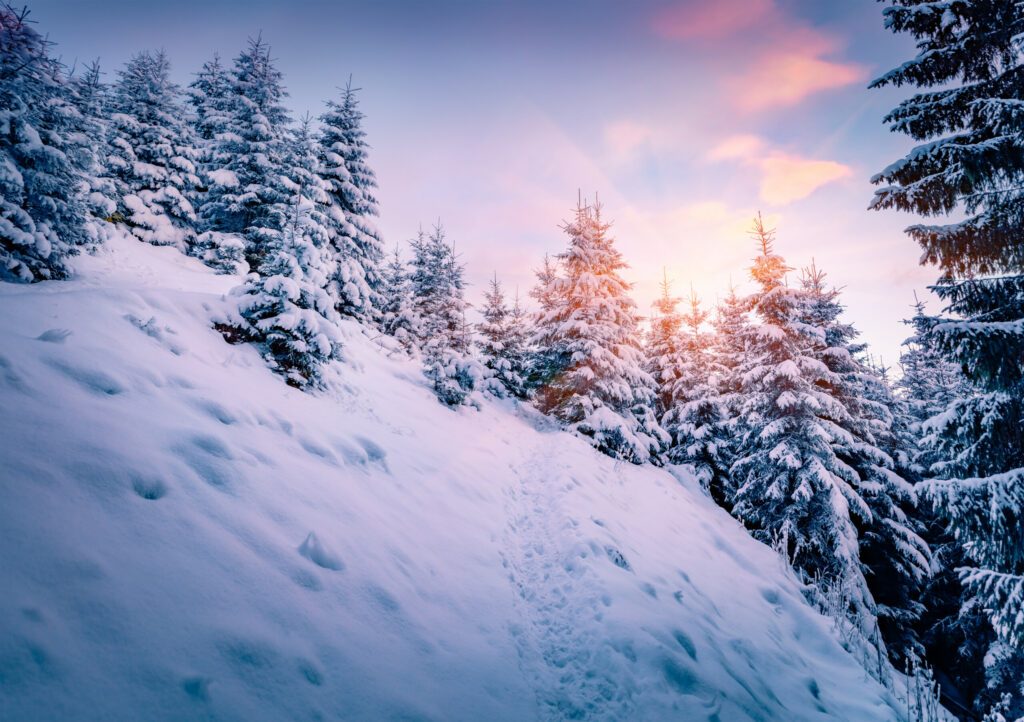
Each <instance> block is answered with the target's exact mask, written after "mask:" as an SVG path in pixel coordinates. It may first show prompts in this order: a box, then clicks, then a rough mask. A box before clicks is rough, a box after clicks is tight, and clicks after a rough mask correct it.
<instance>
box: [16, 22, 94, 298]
mask: <svg viewBox="0 0 1024 722" xmlns="http://www.w3.org/2000/svg"><path fill="white" fill-rule="evenodd" d="M27 15H28V12H27V11H25V10H23V11H15V10H14V9H13V8H11V7H10V6H9V5H6V4H4V5H0V279H3V280H8V281H42V280H46V279H54V278H65V277H67V275H68V269H67V265H66V261H67V258H68V257H69V256H72V255H74V254H75V253H77V252H78V249H79V248H80V247H81V246H82V245H84V244H86V243H88V242H89V241H90V240H91V235H90V233H89V228H88V226H87V222H86V221H87V215H88V210H87V208H86V205H85V203H84V201H83V199H82V196H81V191H82V186H83V182H84V180H83V176H82V172H81V168H79V167H78V166H77V164H76V158H77V157H78V155H79V154H78V148H77V147H76V140H75V135H76V134H75V130H76V125H77V123H78V119H79V118H78V113H77V111H76V110H75V108H74V107H73V105H72V103H71V102H70V101H71V98H70V97H69V91H68V88H67V85H66V79H65V78H64V75H63V72H62V68H61V67H60V64H59V63H58V62H57V61H56V60H54V59H53V58H51V57H50V56H49V54H48V52H47V43H46V41H45V40H44V39H43V38H42V37H41V36H40V35H39V33H37V32H36V31H35V30H34V29H33V28H32V27H30V25H29V22H28V20H27Z"/></svg>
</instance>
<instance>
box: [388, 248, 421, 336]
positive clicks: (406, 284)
mask: <svg viewBox="0 0 1024 722" xmlns="http://www.w3.org/2000/svg"><path fill="white" fill-rule="evenodd" d="M381 297H382V299H383V305H382V306H381V321H380V325H381V330H382V331H383V332H384V333H386V334H388V335H389V336H392V337H393V338H394V339H395V340H396V341H398V343H399V345H401V347H402V348H403V349H404V350H405V351H406V352H407V353H415V352H416V351H417V349H418V343H419V338H420V336H421V333H420V318H419V316H418V315H417V313H416V304H415V299H414V298H413V293H412V284H411V282H410V280H409V271H408V270H407V268H406V264H405V262H404V261H403V260H402V253H401V250H400V249H399V248H398V246H395V249H394V251H393V252H392V254H391V259H390V260H389V261H388V262H387V263H386V264H385V266H384V271H383V276H382V284H381Z"/></svg>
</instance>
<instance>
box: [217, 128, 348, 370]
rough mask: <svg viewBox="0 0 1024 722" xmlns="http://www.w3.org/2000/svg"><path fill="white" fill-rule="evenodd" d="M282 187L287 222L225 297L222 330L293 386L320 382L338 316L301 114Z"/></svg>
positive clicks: (312, 156) (336, 343) (336, 346)
mask: <svg viewBox="0 0 1024 722" xmlns="http://www.w3.org/2000/svg"><path fill="white" fill-rule="evenodd" d="M287 160H288V162H287V167H288V176H287V178H286V179H285V181H286V183H287V184H288V185H289V186H290V187H292V188H293V189H294V193H295V195H294V201H293V204H292V207H291V209H290V210H291V220H290V222H289V223H288V224H287V225H286V226H285V227H284V229H283V232H282V233H281V234H279V235H274V236H271V239H272V240H271V241H270V246H269V248H268V250H267V254H266V255H265V257H264V260H263V262H262V263H261V264H260V267H259V268H258V269H257V270H258V272H257V273H253V274H250V275H249V277H248V279H247V280H246V282H245V284H243V285H242V286H241V287H240V288H239V289H237V290H236V291H234V292H233V295H234V296H235V297H236V298H237V312H236V313H234V314H233V316H231V317H230V318H229V319H228V323H227V325H228V326H230V327H231V328H232V329H233V330H234V331H235V332H236V333H240V335H241V336H242V337H243V338H245V339H247V340H250V341H254V342H256V343H258V344H259V345H260V346H261V347H262V348H263V350H264V356H265V358H266V359H267V360H268V362H269V363H270V364H271V366H272V367H273V368H274V369H275V370H277V371H278V372H279V373H281V374H282V375H284V376H285V378H286V379H287V381H288V383H289V384H291V385H293V386H296V387H300V388H302V387H320V386H322V385H323V375H322V369H323V366H324V365H325V364H327V363H328V362H329V361H331V360H332V359H334V358H337V357H338V355H339V353H340V350H341V332H340V330H339V328H338V324H339V321H340V319H339V317H338V315H337V312H336V311H335V309H334V303H333V299H332V298H331V295H330V294H329V293H328V291H327V287H328V284H329V280H330V275H331V273H332V271H333V268H334V265H333V257H332V254H331V252H330V249H329V245H328V234H327V227H326V223H325V209H326V208H327V199H326V193H325V190H324V188H323V185H322V184H321V182H320V179H319V176H318V175H317V174H316V163H317V158H316V147H315V143H314V140H313V137H312V132H311V126H310V120H309V118H308V116H307V117H306V118H304V119H303V121H302V123H301V125H300V126H299V128H298V129H297V131H296V132H295V134H294V137H293V138H292V143H291V148H290V150H289V154H288V159H287Z"/></svg>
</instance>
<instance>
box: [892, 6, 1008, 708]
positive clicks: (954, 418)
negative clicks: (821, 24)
mask: <svg viewBox="0 0 1024 722" xmlns="http://www.w3.org/2000/svg"><path fill="white" fill-rule="evenodd" d="M885 17H886V25H887V27H888V28H889V29H891V30H892V31H893V32H895V33H908V34H909V35H911V36H912V37H913V38H914V39H915V40H916V41H917V46H918V50H919V53H918V55H917V57H915V58H914V59H913V60H910V61H909V62H906V63H903V64H902V65H900V66H899V67H898V68H896V69H894V70H892V71H890V72H889V73H887V74H885V75H883V76H882V77H880V78H879V79H877V80H876V81H875V82H874V84H873V85H874V86H875V87H882V86H890V85H892V86H902V85H913V86H917V87H918V88H920V89H921V90H920V91H919V92H918V93H916V94H915V95H914V96H912V97H911V98H908V99H907V100H904V101H903V102H902V103H900V105H899V106H897V107H896V108H895V109H894V110H893V111H892V112H890V113H889V115H888V116H887V117H886V122H887V123H888V124H889V125H890V128H891V130H893V131H895V132H901V133H905V134H907V135H909V136H910V137H912V138H913V139H914V140H915V141H917V142H919V143H920V145H919V146H918V147H917V148H915V149H914V150H913V151H911V153H910V154H908V155H907V156H906V157H905V158H903V159H901V160H898V161H897V162H895V163H893V164H892V165H890V166H889V167H888V168H886V169H885V170H884V171H882V172H881V173H879V174H878V175H877V176H875V178H874V179H873V180H874V182H875V183H876V184H879V185H881V186H882V187H881V188H880V189H879V190H878V191H876V194H875V199H874V202H873V203H872V207H873V208H876V209H884V208H897V209H900V210H904V211H910V212H913V213H917V214H920V215H923V216H944V215H950V214H954V213H955V214H958V215H959V214H962V215H963V216H965V217H964V219H963V220H958V221H956V222H952V223H928V224H925V223H921V224H916V225H913V226H911V227H910V228H909V229H908V230H907V233H908V235H910V236H911V238H913V239H914V240H915V241H916V242H917V243H918V244H920V246H921V248H922V249H923V254H922V260H923V262H924V263H928V264H932V265H935V266H936V267H937V268H938V270H939V272H940V276H939V279H938V281H937V282H936V284H935V285H934V286H933V287H932V290H933V291H934V292H935V293H936V294H937V295H938V296H939V298H940V299H942V301H943V302H944V304H945V307H944V312H943V315H941V316H938V317H934V318H931V319H929V322H928V325H929V327H930V328H929V332H928V333H929V337H930V339H931V342H932V343H933V344H934V347H935V348H936V349H937V350H938V351H939V353H941V354H942V356H943V357H944V358H946V359H948V360H949V361H950V362H951V363H953V364H955V365H956V366H958V367H960V368H961V369H962V370H963V373H964V375H965V376H966V378H967V379H968V381H969V382H970V384H971V386H972V393H971V394H970V395H969V396H967V397H965V398H962V399H958V400H956V401H954V402H953V403H952V404H951V405H950V406H949V408H948V409H947V410H946V411H945V412H944V413H942V414H941V415H940V416H938V417H936V418H935V419H933V420H932V421H930V422H928V427H929V433H930V434H931V435H932V436H933V437H934V448H935V450H936V452H937V454H938V456H939V460H938V461H937V462H936V463H935V464H933V465H932V468H931V473H932V475H933V476H934V479H933V480H931V481H928V482H926V483H925V485H924V493H925V495H926V496H927V498H929V499H930V500H931V501H932V502H933V503H934V504H935V505H936V506H937V508H938V509H939V510H940V512H941V513H942V514H943V515H944V516H945V518H946V519H947V521H948V523H949V527H950V530H951V532H952V533H953V534H954V536H955V537H956V538H957V540H958V541H959V542H960V543H961V544H962V545H963V548H964V550H965V552H966V554H967V556H968V562H967V563H966V564H965V565H964V566H963V567H962V568H961V570H960V573H961V575H962V578H963V581H964V583H965V585H966V587H967V588H968V590H969V593H970V594H971V596H972V598H973V601H971V602H968V606H973V605H976V606H980V607H981V608H983V609H985V610H986V612H987V613H988V615H989V618H990V620H991V623H992V625H993V627H994V629H995V631H996V633H997V634H998V636H999V639H1000V643H999V645H998V647H993V648H992V649H991V650H990V656H992V657H993V658H994V657H995V656H998V654H997V652H1001V651H1002V650H1004V649H1010V650H1017V651H1016V662H1012V661H1009V662H1006V663H1007V664H1010V665H1011V666H1012V665H1016V668H1017V669H1018V671H1019V672H1020V673H1021V674H1024V654H1022V653H1021V652H1020V650H1021V649H1024V553H1021V550H1022V549H1024V433H1022V429H1024V300H1022V299H1024V244H1022V243H1021V240H1020V232H1021V228H1024V193H1022V191H1021V188H1022V187H1024V142H1022V138H1024V133H1022V131H1021V123H1020V118H1021V110H1020V99H1021V96H1022V92H1024V90H1022V89H1024V81H1022V77H1024V63H1022V54H1021V46H1020V38H1021V34H1022V33H1024V5H1022V4H1021V3H1019V2H1015V1H1014V0H985V1H984V2H981V1H979V2H953V3H943V4H941V5H940V6H936V4H934V3H921V2H918V1H917V0H896V2H894V4H893V6H892V7H889V8H886V10H885ZM1010 656H1011V657H1013V656H1014V655H1013V654H1011V655H1010ZM990 682H992V683H993V684H995V682H994V680H993V679H991V678H990ZM999 691H1000V688H999V685H998V684H995V686H994V687H992V688H991V689H989V690H988V694H987V695H986V697H987V698H986V699H982V700H980V706H981V708H982V709H984V708H985V706H987V705H989V704H990V703H992V702H993V701H994V699H995V698H997V697H998V695H999ZM1013 694H1014V695H1015V702H1014V706H1015V708H1016V709H1017V710H1018V712H1020V713H1024V692H1022V691H1021V690H1020V689H1016V690H1014V691H1013Z"/></svg>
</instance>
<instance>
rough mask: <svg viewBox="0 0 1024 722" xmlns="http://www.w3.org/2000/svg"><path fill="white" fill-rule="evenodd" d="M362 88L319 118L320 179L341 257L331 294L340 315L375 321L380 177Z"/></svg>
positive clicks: (381, 256)
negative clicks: (373, 159) (363, 109)
mask: <svg viewBox="0 0 1024 722" xmlns="http://www.w3.org/2000/svg"><path fill="white" fill-rule="evenodd" d="M357 90H358V89H357V88H353V87H352V81H351V79H349V82H348V84H347V85H346V86H345V89H344V90H343V91H342V94H341V98H340V99H339V100H338V101H334V100H329V101H327V112H325V113H324V114H323V115H321V116H320V122H321V126H322V128H321V133H320V174H321V176H322V178H323V180H324V183H325V185H326V188H327V193H328V195H329V197H330V202H331V209H330V216H329V218H330V221H331V223H330V233H331V245H332V248H333V249H334V253H335V255H336V257H337V271H336V273H335V276H334V278H333V283H332V293H333V294H334V296H335V299H336V301H335V302H336V304H337V308H338V311H339V313H341V314H342V315H345V316H353V317H355V318H359V319H363V320H373V319H375V318H376V317H377V316H378V315H379V312H380V305H381V303H382V300H381V298H380V289H381V283H382V278H381V276H382V265H383V260H384V251H383V244H382V242H381V237H380V232H379V231H378V230H377V227H376V223H375V219H376V217H377V215H378V213H379V211H378V208H377V199H376V196H375V194H376V190H377V178H376V176H375V175H374V172H373V170H372V169H371V168H370V166H369V163H368V151H369V146H368V145H367V143H366V132H365V131H364V130H363V127H362V126H363V113H362V112H361V111H360V110H359V101H358V98H357V97H356V91H357Z"/></svg>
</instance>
